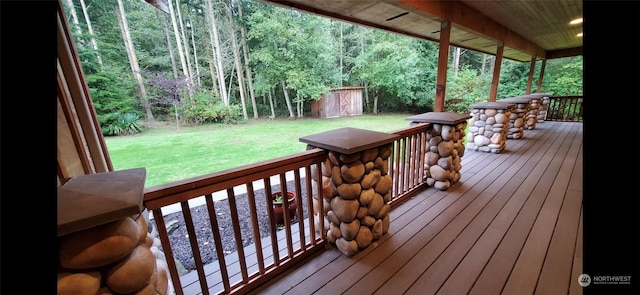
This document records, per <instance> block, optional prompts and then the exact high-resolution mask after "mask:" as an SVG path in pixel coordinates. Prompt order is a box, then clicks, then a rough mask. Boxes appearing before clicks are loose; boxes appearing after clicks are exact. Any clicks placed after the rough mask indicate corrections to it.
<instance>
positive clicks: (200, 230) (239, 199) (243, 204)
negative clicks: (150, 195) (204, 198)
mask: <svg viewBox="0 0 640 295" xmlns="http://www.w3.org/2000/svg"><path fill="white" fill-rule="evenodd" d="M303 183H304V182H303ZM287 189H288V191H295V187H294V182H293V181H289V182H288V183H287ZM271 190H272V192H276V191H278V190H280V188H279V185H275V186H273V187H272V189H271ZM306 198H307V194H306V187H305V186H303V187H302V204H303V206H302V207H303V208H302V209H303V216H304V217H305V218H306V217H307V216H308V215H307V201H306ZM255 200H256V202H255V203H256V212H257V215H258V224H259V228H260V238H264V237H267V236H269V217H268V215H267V210H265V208H266V198H265V193H264V189H260V190H255ZM214 207H215V210H216V217H217V221H218V228H219V230H220V236H221V237H222V248H223V250H224V252H225V255H227V254H230V253H233V252H235V251H236V241H235V237H234V233H233V225H232V220H231V212H230V209H229V200H228V199H223V200H219V201H215V202H214ZM236 207H237V209H238V216H239V217H240V218H239V224H240V232H241V236H242V245H243V247H246V246H248V245H250V244H253V243H254V236H253V230H252V228H251V212H250V209H249V200H248V196H247V194H241V195H237V196H236ZM298 209H300V208H298ZM191 217H192V219H193V224H194V228H195V231H196V236H197V241H198V246H199V247H200V256H201V259H202V261H203V262H204V264H208V263H211V262H214V261H216V260H218V257H217V254H216V248H215V243H214V240H213V231H212V226H211V223H210V222H209V212H208V210H207V206H206V205H201V206H197V207H193V208H191ZM164 221H165V224H166V225H167V228H168V229H169V239H170V241H171V248H172V250H173V255H174V258H175V260H176V261H177V262H179V263H180V264H181V265H182V267H184V269H185V270H184V271H183V272H185V271H186V272H188V271H191V270H195V269H196V268H195V260H194V258H193V252H192V250H191V244H190V243H191V242H190V240H189V235H188V232H187V227H186V225H185V222H184V216H183V214H182V212H175V213H171V214H168V215H165V216H164ZM293 223H297V218H296V219H294V220H293ZM178 268H180V266H178Z"/></svg>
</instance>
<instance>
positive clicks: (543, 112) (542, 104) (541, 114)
mask: <svg viewBox="0 0 640 295" xmlns="http://www.w3.org/2000/svg"><path fill="white" fill-rule="evenodd" d="M531 95H532V96H533V97H535V100H537V102H538V105H539V108H538V116H537V119H536V121H537V122H538V123H543V122H544V120H545V119H546V118H547V110H548V109H549V97H550V96H551V94H549V93H532V94H531Z"/></svg>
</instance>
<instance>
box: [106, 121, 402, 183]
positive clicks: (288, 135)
mask: <svg viewBox="0 0 640 295" xmlns="http://www.w3.org/2000/svg"><path fill="white" fill-rule="evenodd" d="M411 115H413V114H384V115H381V114H379V115H360V116H351V117H339V118H299V119H295V120H290V119H275V120H264V119H256V120H250V121H248V122H247V123H244V124H236V125H224V124H211V125H201V126H193V127H185V126H180V128H179V129H178V128H177V127H176V126H175V125H162V124H155V126H154V127H151V128H149V129H147V130H146V131H144V132H143V133H140V134H136V135H128V136H117V137H106V138H105V141H106V144H107V149H108V150H109V156H110V157H111V162H112V163H113V168H114V170H125V169H131V168H141V167H143V168H145V169H146V170H147V178H146V181H145V187H151V186H155V185H160V184H165V183H170V182H173V181H178V180H183V179H187V178H191V177H196V176H200V175H204V174H207V173H213V172H218V171H223V170H227V169H231V168H235V167H239V166H244V165H249V164H253V163H257V162H262V161H266V160H271V159H275V158H278V157H283V156H288V155H292V154H296V153H300V152H303V151H304V150H305V149H306V144H305V143H302V142H300V141H299V140H298V139H299V138H300V137H302V136H306V135H311V134H316V133H320V132H324V131H329V130H333V129H338V128H343V127H353V128H360V129H367V130H373V131H379V132H390V131H395V130H398V129H402V128H406V127H409V123H410V122H409V121H407V120H405V118H406V117H409V116H411Z"/></svg>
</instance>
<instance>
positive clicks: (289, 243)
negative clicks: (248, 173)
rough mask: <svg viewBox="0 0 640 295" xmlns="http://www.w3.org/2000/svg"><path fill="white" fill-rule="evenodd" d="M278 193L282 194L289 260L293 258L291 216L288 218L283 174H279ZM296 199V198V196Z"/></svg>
mask: <svg viewBox="0 0 640 295" xmlns="http://www.w3.org/2000/svg"><path fill="white" fill-rule="evenodd" d="M280 191H281V192H282V214H283V215H284V230H285V234H286V237H287V238H286V242H287V253H288V256H289V258H293V241H292V237H291V219H290V218H291V216H289V202H288V199H289V196H288V195H287V192H288V191H289V190H288V189H287V177H286V175H285V173H280ZM296 197H298V196H296Z"/></svg>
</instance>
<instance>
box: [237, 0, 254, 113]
mask: <svg viewBox="0 0 640 295" xmlns="http://www.w3.org/2000/svg"><path fill="white" fill-rule="evenodd" d="M238 16H239V17H240V19H242V1H238ZM240 40H241V41H242V42H241V45H242V53H243V55H244V73H245V75H246V76H247V88H249V96H250V97H251V105H252V106H253V117H254V118H258V106H257V105H256V95H255V92H254V90H253V74H252V73H251V67H250V66H249V50H248V48H249V47H248V45H247V30H246V28H245V27H244V25H240Z"/></svg>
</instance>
